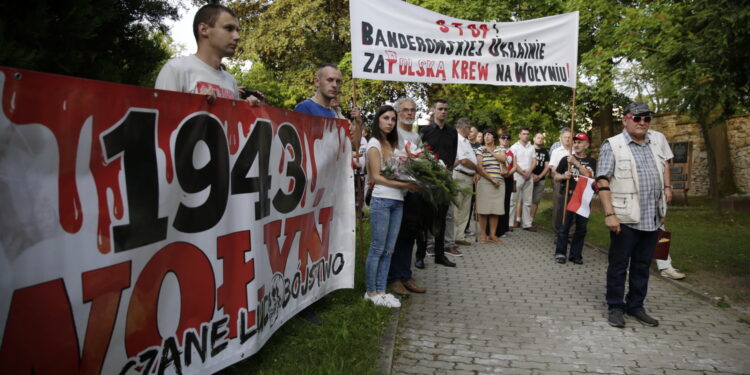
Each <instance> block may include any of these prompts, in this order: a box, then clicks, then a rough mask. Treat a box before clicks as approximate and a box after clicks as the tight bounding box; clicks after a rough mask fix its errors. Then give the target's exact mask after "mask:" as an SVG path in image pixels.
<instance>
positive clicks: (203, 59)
mask: <svg viewBox="0 0 750 375" xmlns="http://www.w3.org/2000/svg"><path fill="white" fill-rule="evenodd" d="M239 30H240V28H239V23H238V22H237V15H236V14H235V13H234V11H232V10H231V9H229V8H227V7H225V6H223V5H218V4H208V5H204V6H203V7H201V8H200V9H199V10H198V12H197V13H196V14H195V18H194V19H193V35H194V36H195V41H196V43H197V44H198V51H197V52H196V53H195V54H194V55H190V56H183V57H177V58H174V59H171V60H169V61H168V62H167V63H166V64H164V66H163V67H162V69H161V71H160V72H159V76H158V77H157V78H156V84H155V88H157V89H161V90H170V91H179V92H187V93H193V94H203V95H206V96H207V99H208V102H209V103H213V102H214V101H215V100H216V98H217V97H218V98H225V99H239V97H240V89H239V88H238V87H237V81H236V80H235V79H234V77H232V75H231V74H229V73H227V71H226V70H225V69H224V66H223V65H222V63H221V60H222V59H223V58H225V57H231V56H232V55H234V52H235V50H236V49H237V45H238V44H239V42H240V31H239ZM247 101H248V102H249V103H250V104H252V105H258V104H260V99H259V98H258V97H256V96H254V95H251V96H250V97H248V98H247Z"/></svg>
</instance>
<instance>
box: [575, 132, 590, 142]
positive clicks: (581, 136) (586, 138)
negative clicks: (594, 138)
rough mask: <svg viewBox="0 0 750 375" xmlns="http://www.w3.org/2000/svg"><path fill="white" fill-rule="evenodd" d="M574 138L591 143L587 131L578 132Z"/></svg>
mask: <svg viewBox="0 0 750 375" xmlns="http://www.w3.org/2000/svg"><path fill="white" fill-rule="evenodd" d="M573 139H577V140H579V141H586V142H589V143H590V142H591V141H589V136H587V135H586V133H578V134H576V136H575V137H573Z"/></svg>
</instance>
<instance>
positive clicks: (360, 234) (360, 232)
mask: <svg viewBox="0 0 750 375" xmlns="http://www.w3.org/2000/svg"><path fill="white" fill-rule="evenodd" d="M356 107H357V79H356V78H354V77H352V109H354V108H356ZM360 118H362V112H360ZM351 124H352V125H354V126H357V127H358V131H352V132H351V134H352V146H357V149H356V150H352V151H355V152H357V153H359V143H360V139H361V138H362V130H363V129H362V127H363V126H364V123H360V124H357V121H356V120H355V121H352V123H351ZM357 135H358V136H359V138H357V139H356V140H355V139H354V137H355V136H357ZM355 178H358V177H355ZM354 186H355V187H356V188H360V189H362V190H363V191H362V196H363V197H364V193H365V191H364V189H366V188H367V187H366V186H364V184H360V183H359V182H358V181H357V182H355V184H354ZM358 196H359V194H356V193H355V197H358ZM355 199H357V198H355ZM360 203H361V204H362V206H361V210H360V212H357V224H356V226H357V233H356V237H357V240H356V243H357V249H358V250H360V251H367V250H366V249H365V245H366V244H365V243H364V241H365V233H364V232H365V222H364V209H365V202H364V201H362V202H360Z"/></svg>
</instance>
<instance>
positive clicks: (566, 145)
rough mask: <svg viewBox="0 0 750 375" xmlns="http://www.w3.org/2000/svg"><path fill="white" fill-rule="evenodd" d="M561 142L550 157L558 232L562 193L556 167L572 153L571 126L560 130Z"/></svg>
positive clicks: (554, 221) (555, 221)
mask: <svg viewBox="0 0 750 375" xmlns="http://www.w3.org/2000/svg"><path fill="white" fill-rule="evenodd" d="M557 143H559V144H560V146H558V147H557V148H554V145H553V147H552V148H551V149H550V158H549V173H550V175H551V176H552V181H553V185H552V227H553V228H554V230H555V233H557V230H558V229H560V226H559V224H558V223H559V222H560V213H561V212H562V211H561V208H560V198H561V197H562V194H561V193H560V182H559V181H557V179H555V175H556V172H555V169H557V165H558V164H560V160H562V159H563V158H567V157H568V156H570V155H571V153H572V151H571V150H572V149H573V134H572V133H571V132H570V128H562V129H561V130H560V141H559V142H557Z"/></svg>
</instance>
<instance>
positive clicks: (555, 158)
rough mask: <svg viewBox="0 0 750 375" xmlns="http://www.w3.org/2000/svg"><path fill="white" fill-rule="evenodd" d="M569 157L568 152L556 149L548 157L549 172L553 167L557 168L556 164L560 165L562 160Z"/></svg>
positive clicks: (560, 148) (559, 148)
mask: <svg viewBox="0 0 750 375" xmlns="http://www.w3.org/2000/svg"><path fill="white" fill-rule="evenodd" d="M568 155H570V150H568V149H566V148H565V147H558V148H556V149H555V150H554V151H552V153H551V154H550V156H549V166H550V169H551V170H553V171H554V170H555V167H557V165H558V164H560V160H562V158H564V157H566V156H568Z"/></svg>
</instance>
